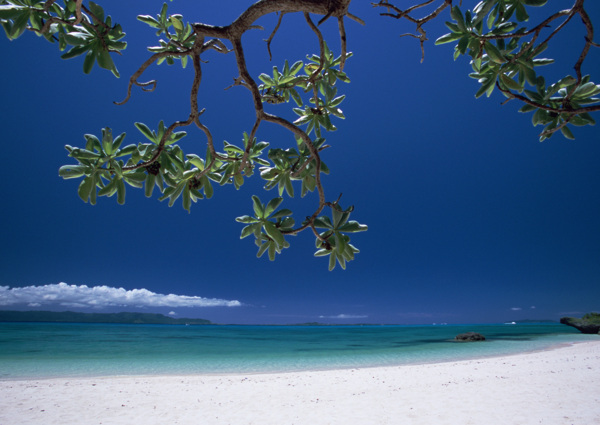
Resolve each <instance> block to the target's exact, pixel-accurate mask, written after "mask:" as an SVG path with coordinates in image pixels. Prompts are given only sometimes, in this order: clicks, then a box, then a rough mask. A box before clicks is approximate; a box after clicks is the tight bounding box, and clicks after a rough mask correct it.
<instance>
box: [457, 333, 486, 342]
mask: <svg viewBox="0 0 600 425" xmlns="http://www.w3.org/2000/svg"><path fill="white" fill-rule="evenodd" d="M454 340H455V341H466V342H470V341H485V337H484V336H483V335H481V334H479V333H477V332H466V333H464V334H459V335H456V336H455V337H454Z"/></svg>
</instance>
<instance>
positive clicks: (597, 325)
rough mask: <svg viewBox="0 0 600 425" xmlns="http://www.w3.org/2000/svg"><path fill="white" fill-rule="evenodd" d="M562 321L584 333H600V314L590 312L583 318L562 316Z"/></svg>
mask: <svg viewBox="0 0 600 425" xmlns="http://www.w3.org/2000/svg"><path fill="white" fill-rule="evenodd" d="M560 323H562V324H563V325H567V326H573V327H574V328H575V329H577V330H578V331H580V332H581V333H584V334H600V314H599V313H588V314H585V315H584V316H583V317H582V318H581V319H579V318H577V317H562V318H561V319H560Z"/></svg>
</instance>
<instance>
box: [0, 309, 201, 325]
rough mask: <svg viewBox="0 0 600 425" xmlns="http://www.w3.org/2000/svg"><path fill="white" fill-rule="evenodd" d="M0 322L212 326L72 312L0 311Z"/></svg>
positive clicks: (150, 316) (143, 316) (149, 316)
mask: <svg viewBox="0 0 600 425" xmlns="http://www.w3.org/2000/svg"><path fill="white" fill-rule="evenodd" d="M0 322H52V323H121V324H136V325H212V322H211V321H210V320H206V319H175V318H173V317H168V316H165V315H162V314H154V313H77V312H74V311H61V312H57V311H0Z"/></svg>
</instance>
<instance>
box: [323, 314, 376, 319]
mask: <svg viewBox="0 0 600 425" xmlns="http://www.w3.org/2000/svg"><path fill="white" fill-rule="evenodd" d="M367 317H369V316H363V315H358V314H338V315H337V316H319V319H365V318H367Z"/></svg>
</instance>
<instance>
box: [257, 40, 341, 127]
mask: <svg viewBox="0 0 600 425" xmlns="http://www.w3.org/2000/svg"><path fill="white" fill-rule="evenodd" d="M323 44H324V45H323V57H322V58H321V57H320V56H319V55H316V54H313V55H311V56H308V57H307V59H308V61H309V62H308V63H306V64H305V63H303V62H302V61H298V62H295V63H294V64H293V65H292V66H289V63H288V61H287V60H286V61H285V63H284V66H283V70H282V72H280V71H279V69H278V68H277V67H276V66H274V67H273V75H272V76H270V75H268V74H264V73H263V74H261V75H259V77H258V78H259V79H260V80H261V81H262V84H261V85H260V86H259V89H260V90H261V97H262V100H263V102H267V103H273V104H278V103H283V102H286V103H287V102H289V101H290V99H293V100H294V102H295V103H296V105H297V106H298V108H294V112H295V113H296V114H297V115H298V116H299V118H298V119H296V120H295V121H294V124H296V125H304V124H306V125H307V128H306V132H307V133H308V134H310V133H311V132H312V131H313V130H314V131H315V134H316V136H317V138H321V137H322V132H321V128H324V129H325V130H326V131H335V130H336V127H335V126H334V125H333V123H332V122H331V116H335V117H337V118H340V119H344V118H345V116H344V114H343V112H342V110H341V109H340V108H339V105H340V104H341V103H342V101H343V100H344V99H345V96H344V95H342V96H337V87H335V84H336V82H337V81H338V80H339V81H342V82H344V83H349V82H350V79H349V78H348V76H347V75H346V73H345V72H343V71H341V70H340V69H339V67H340V63H341V61H342V56H341V55H340V56H338V57H335V55H334V54H333V52H332V51H331V50H330V49H329V47H328V46H327V43H323ZM351 56H352V53H347V54H346V58H349V57H351ZM300 70H304V74H300V75H298V73H299V72H300ZM305 94H308V97H309V99H308V102H306V99H303V96H304V95H305ZM305 97H306V96H305ZM311 104H312V105H313V106H310V105H311ZM303 106H304V108H302V107H303Z"/></svg>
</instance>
